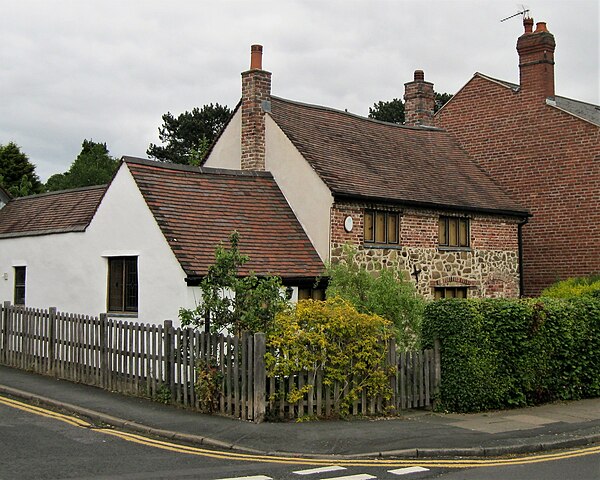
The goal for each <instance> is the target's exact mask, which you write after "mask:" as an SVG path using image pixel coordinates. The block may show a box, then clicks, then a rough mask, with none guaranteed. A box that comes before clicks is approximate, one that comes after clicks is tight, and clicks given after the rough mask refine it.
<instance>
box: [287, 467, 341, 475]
mask: <svg viewBox="0 0 600 480" xmlns="http://www.w3.org/2000/svg"><path fill="white" fill-rule="evenodd" d="M338 470H346V467H338V466H337V465H332V466H331V467H319V468H311V469H309V470H298V471H297V472H292V473H295V474H296V475H312V474H313V473H327V472H337V471H338Z"/></svg>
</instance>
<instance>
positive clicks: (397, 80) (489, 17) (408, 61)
mask: <svg viewBox="0 0 600 480" xmlns="http://www.w3.org/2000/svg"><path fill="white" fill-rule="evenodd" d="M598 4H599V2H598V0H529V1H528V3H527V4H526V8H529V9H530V12H531V16H532V17H533V19H534V21H535V22H538V21H545V22H547V25H548V30H549V31H550V32H552V33H553V34H554V36H555V38H556V44H557V46H556V53H555V61H556V66H555V77H556V92H557V94H559V95H562V96H566V97H571V98H575V99H578V100H582V101H586V102H590V103H594V104H599V103H600V100H599V95H600V92H599V80H598V78H599V70H600V66H599V56H600V55H599V44H600V35H599V23H600V18H599V7H598ZM520 8H521V4H519V3H517V2H516V1H512V0H454V1H452V0H444V1H441V0H387V1H386V0H318V1H317V0H315V1H312V0H302V1H301V0H297V1H291V0H290V1H288V0H273V1H261V0H245V1H232V0H219V1H217V0H214V1H210V2H209V1H181V0H171V1H168V2H167V1H164V0H161V1H155V0H143V1H141V0H140V1H132V0H116V1H113V0H93V1H92V0H88V1H84V0H71V1H68V0H53V1H48V0H40V1H33V0H0V19H1V28H0V144H3V145H4V144H6V143H8V142H9V141H14V142H15V143H17V144H18V145H19V146H20V147H21V149H22V151H23V152H25V153H26V154H27V155H28V156H29V158H30V160H31V161H32V162H33V163H34V164H35V165H36V166H37V173H38V175H39V176H40V178H41V179H42V181H45V180H46V179H47V177H48V176H50V175H52V174H54V173H62V172H64V171H66V170H67V169H68V168H69V165H70V164H71V163H72V162H73V160H74V159H75V157H76V156H77V154H78V153H79V152H80V151H81V143H82V141H83V140H84V139H93V140H94V141H98V142H106V143H107V146H108V148H109V150H110V152H111V154H112V155H113V156H115V157H121V156H122V155H132V156H141V157H146V154H145V152H146V149H147V148H148V144H149V143H150V142H153V143H159V142H158V127H159V126H160V125H161V123H162V122H161V115H162V114H164V113H166V112H167V111H170V112H172V113H173V114H179V113H181V112H183V111H185V110H191V109H192V108H193V107H196V106H197V107H201V106H202V105H205V104H207V103H214V102H218V103H220V104H225V105H228V106H229V107H231V108H233V107H234V106H235V104H236V103H237V101H238V100H239V97H240V73H241V72H242V71H243V70H247V69H248V67H249V62H250V45H251V44H253V43H259V44H262V45H264V56H263V68H264V69H265V70H269V71H270V72H272V73H273V79H272V84H273V90H272V91H273V94H274V95H277V96H281V97H285V98H289V99H292V100H298V101H301V102H306V103H313V104H319V105H325V106H329V107H333V108H338V109H348V110H349V111H350V112H353V113H357V114H359V115H367V114H368V110H369V107H370V106H372V105H373V103H375V102H377V101H379V100H391V99H393V98H395V97H396V98H401V97H402V95H403V93H404V83H405V82H408V81H411V80H412V77H413V72H414V70H416V69H422V70H424V71H425V79H426V80H428V81H431V82H433V83H434V84H435V87H434V88H435V89H436V91H438V92H448V93H455V92H456V91H457V90H458V89H459V88H460V87H462V86H463V85H464V84H465V83H466V82H467V81H468V80H469V79H470V78H471V77H472V75H473V73H475V72H481V73H485V74H487V75H489V76H492V77H496V78H500V79H503V80H507V81H511V82H515V83H518V63H517V53H516V50H515V44H516V40H517V37H518V36H519V35H521V33H522V32H523V25H522V19H521V18H522V17H521V16H518V17H515V18H512V19H510V20H507V21H506V22H503V23H501V22H500V20H501V19H502V18H504V17H507V16H509V15H511V14H514V13H516V12H517V11H519V9H520Z"/></svg>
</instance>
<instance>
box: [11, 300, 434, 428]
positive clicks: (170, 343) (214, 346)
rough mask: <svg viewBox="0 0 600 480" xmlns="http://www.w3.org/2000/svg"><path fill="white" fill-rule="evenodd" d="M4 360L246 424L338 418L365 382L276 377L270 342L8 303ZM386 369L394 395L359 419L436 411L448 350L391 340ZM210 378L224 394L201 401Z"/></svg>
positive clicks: (364, 404) (354, 409)
mask: <svg viewBox="0 0 600 480" xmlns="http://www.w3.org/2000/svg"><path fill="white" fill-rule="evenodd" d="M0 319H1V322H0V363H2V364H3V365H7V366H11V367H15V368H20V369H24V370H29V371H33V372H36V373H40V374H44V375H52V376H55V377H57V378H61V379H64V380H70V381H74V382H79V383H84V384H87V385H93V386H97V387H101V388H104V389H107V390H110V391H115V392H121V393H126V394H130V395H138V396H144V397H148V398H152V399H154V400H157V401H162V402H165V403H173V404H177V405H181V406H184V407H188V408H195V409H198V410H202V411H207V410H210V411H211V412H213V413H219V414H222V415H228V416H232V417H236V418H240V419H243V420H253V421H262V420H263V419H264V418H265V415H268V417H269V418H299V417H303V416H330V415H332V414H334V413H336V412H338V411H339V406H340V402H341V401H342V399H343V398H344V395H345V393H346V392H347V391H348V389H349V388H351V387H352V385H353V383H354V382H358V381H360V379H358V378H353V377H351V376H349V377H348V379H347V381H346V382H344V383H343V384H341V383H340V384H332V385H326V384H324V382H323V372H322V371H316V372H311V373H309V372H296V373H295V374H293V375H289V376H286V377H269V376H268V375H267V372H266V368H265V361H264V356H265V353H266V346H265V344H266V342H265V335H264V334H262V333H257V334H254V335H250V334H247V333H245V334H243V335H241V336H240V337H237V336H226V335H219V334H208V333H204V332H198V331H196V330H193V329H190V328H174V327H173V325H172V322H171V321H169V320H166V321H164V322H163V324H159V325H152V324H140V323H133V322H126V321H122V320H116V319H111V318H108V317H107V316H106V315H105V314H101V315H100V316H99V317H90V316H84V315H74V314H67V313H61V312H57V310H56V309H55V308H50V309H48V310H40V309H31V308H25V307H22V306H14V305H11V304H10V302H5V303H4V304H2V305H0ZM385 363H386V366H395V367H396V368H394V369H392V370H393V372H394V374H392V375H390V379H389V380H390V388H391V392H392V395H391V398H390V399H382V398H377V397H374V398H371V397H368V396H367V395H366V393H362V395H361V396H359V398H357V399H354V400H353V402H352V403H351V406H350V408H349V413H350V414H352V415H359V414H360V415H373V414H384V413H390V412H397V411H400V410H403V409H407V408H417V407H429V406H431V405H432V404H433V402H434V400H435V398H436V392H437V390H438V388H439V384H440V361H439V348H438V349H437V350H435V351H434V350H425V351H423V352H408V353H404V352H403V353H398V354H397V353H396V348H395V346H394V344H393V342H391V343H390V345H389V348H388V354H387V358H386V361H385ZM199 368H202V369H203V371H210V378H212V379H213V380H214V381H215V382H216V386H217V388H216V392H215V394H214V395H213V396H212V397H211V398H212V400H213V401H211V402H207V401H206V399H205V398H200V397H199V395H198V391H197V388H196V387H197V383H198V382H197V379H198V374H199V373H200V371H199ZM305 385H310V388H309V389H308V392H307V394H306V395H305V396H304V398H303V399H302V400H300V401H298V402H295V403H289V402H288V400H287V399H288V394H289V393H290V392H291V391H294V390H298V389H302V388H303V387H304V386H305Z"/></svg>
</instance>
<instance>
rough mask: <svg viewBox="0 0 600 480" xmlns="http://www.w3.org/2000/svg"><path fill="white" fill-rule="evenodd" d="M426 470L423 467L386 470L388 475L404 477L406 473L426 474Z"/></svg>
mask: <svg viewBox="0 0 600 480" xmlns="http://www.w3.org/2000/svg"><path fill="white" fill-rule="evenodd" d="M428 471H429V469H428V468H423V467H407V468H398V469H397V470H388V473H391V474H393V475H406V474H407V473H417V472H428Z"/></svg>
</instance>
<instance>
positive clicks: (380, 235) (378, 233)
mask: <svg viewBox="0 0 600 480" xmlns="http://www.w3.org/2000/svg"><path fill="white" fill-rule="evenodd" d="M375 241H376V242H377V243H385V213H384V212H376V213H375Z"/></svg>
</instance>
